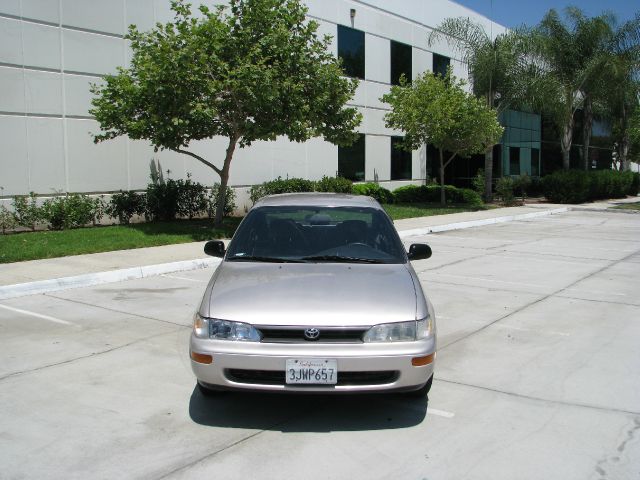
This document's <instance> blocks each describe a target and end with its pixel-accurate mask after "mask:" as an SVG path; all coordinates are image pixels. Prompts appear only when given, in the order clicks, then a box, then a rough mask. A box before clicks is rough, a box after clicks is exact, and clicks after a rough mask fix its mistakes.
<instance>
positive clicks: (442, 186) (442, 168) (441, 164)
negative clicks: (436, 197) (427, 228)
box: [438, 148, 446, 207]
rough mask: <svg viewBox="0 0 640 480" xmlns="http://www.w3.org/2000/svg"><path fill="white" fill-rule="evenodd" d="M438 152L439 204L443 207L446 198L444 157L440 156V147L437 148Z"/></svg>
mask: <svg viewBox="0 0 640 480" xmlns="http://www.w3.org/2000/svg"><path fill="white" fill-rule="evenodd" d="M438 151H439V152H440V205H442V206H443V207H444V206H445V205H446V199H445V198H444V159H443V158H442V149H441V148H439V149H438Z"/></svg>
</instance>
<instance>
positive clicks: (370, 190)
mask: <svg viewBox="0 0 640 480" xmlns="http://www.w3.org/2000/svg"><path fill="white" fill-rule="evenodd" d="M351 192H352V193H353V194H354V195H366V196H368V197H373V198H374V199H376V200H377V201H378V202H380V203H393V200H394V199H393V194H392V193H391V192H390V191H389V190H387V189H386V188H384V187H381V186H380V185H378V184H377V183H357V184H355V185H353V187H352V188H351Z"/></svg>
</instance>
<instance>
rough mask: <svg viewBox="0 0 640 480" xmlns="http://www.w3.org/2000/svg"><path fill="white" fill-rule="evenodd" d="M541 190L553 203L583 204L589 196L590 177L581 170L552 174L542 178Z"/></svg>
mask: <svg viewBox="0 0 640 480" xmlns="http://www.w3.org/2000/svg"><path fill="white" fill-rule="evenodd" d="M542 190H543V192H544V196H545V197H547V200H549V201H550V202H554V203H583V202H586V201H587V200H589V198H590V195H591V193H592V192H591V176H590V175H589V173H587V172H584V171H581V170H567V171H559V172H554V173H552V174H551V175H547V176H546V177H543V178H542Z"/></svg>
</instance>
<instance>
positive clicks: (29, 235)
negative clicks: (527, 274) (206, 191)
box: [0, 203, 487, 263]
mask: <svg viewBox="0 0 640 480" xmlns="http://www.w3.org/2000/svg"><path fill="white" fill-rule="evenodd" d="M383 206H384V209H385V210H386V211H387V213H388V214H389V216H390V217H391V218H392V219H393V220H400V219H403V218H412V217H426V216H431V215H445V214H447V213H459V212H469V211H474V210H481V209H484V208H487V207H479V208H472V207H469V206H468V205H447V206H446V207H441V206H440V204H434V203H411V204H403V203H399V204H393V205H391V204H385V205H383ZM240 220H242V219H241V218H239V217H231V218H226V219H225V220H224V224H223V227H222V228H220V229H216V228H214V227H213V221H212V220H209V219H202V220H200V219H199V220H177V221H175V222H151V223H139V224H133V225H114V226H102V227H94V228H78V229H75V230H63V231H38V232H23V233H12V234H8V235H0V263H9V262H21V261H25V260H37V259H41V258H56V257H66V256H68V255H81V254H85V253H98V252H110V251H113V250H125V249H132V248H143V247H156V246H160V245H171V244H175V243H187V242H197V241H203V240H210V239H214V238H231V236H232V235H233V233H234V232H235V230H236V228H237V227H238V224H239V223H240Z"/></svg>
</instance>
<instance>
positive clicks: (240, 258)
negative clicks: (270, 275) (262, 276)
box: [227, 255, 305, 263]
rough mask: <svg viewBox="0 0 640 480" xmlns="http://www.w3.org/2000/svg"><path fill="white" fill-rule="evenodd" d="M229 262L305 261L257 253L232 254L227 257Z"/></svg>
mask: <svg viewBox="0 0 640 480" xmlns="http://www.w3.org/2000/svg"><path fill="white" fill-rule="evenodd" d="M227 261H229V262H237V261H240V262H271V263H305V262H304V260H297V259H294V258H280V257H261V256H259V255H234V256H232V257H229V258H227Z"/></svg>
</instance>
